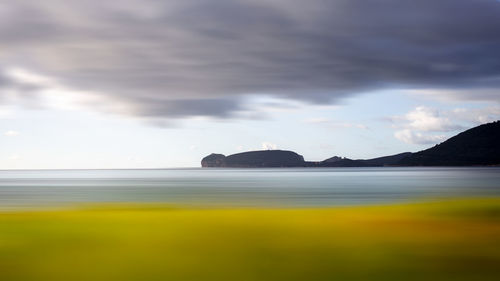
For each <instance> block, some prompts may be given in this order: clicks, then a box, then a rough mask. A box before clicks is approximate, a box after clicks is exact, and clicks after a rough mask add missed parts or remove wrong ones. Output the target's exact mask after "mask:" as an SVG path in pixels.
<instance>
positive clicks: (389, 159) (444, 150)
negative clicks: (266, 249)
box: [201, 121, 500, 168]
mask: <svg viewBox="0 0 500 281" xmlns="http://www.w3.org/2000/svg"><path fill="white" fill-rule="evenodd" d="M488 165H500V122H499V121H495V122H493V123H488V124H484V125H480V126H477V127H474V128H472V129H469V130H467V131H465V132H462V133H460V134H458V135H456V136H454V137H451V138H450V139H448V140H446V141H445V142H443V143H441V144H438V145H436V146H434V147H432V148H429V149H426V150H422V151H419V152H416V153H411V152H404V153H399V154H395V155H390V156H383V157H378V158H373V159H356V160H353V159H348V158H342V157H338V156H333V157H331V158H328V159H326V160H323V161H318V162H314V161H305V160H304V157H303V156H302V155H299V154H297V153H295V152H293V151H287V150H259V151H248V152H242V153H237V154H232V155H229V156H225V155H223V154H215V153H212V154H210V155H208V156H206V157H204V158H203V159H202V160H201V166H202V167H221V168H223V167H227V168H275V167H382V166H488Z"/></svg>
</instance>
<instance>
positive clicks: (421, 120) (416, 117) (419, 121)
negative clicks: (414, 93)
mask: <svg viewBox="0 0 500 281" xmlns="http://www.w3.org/2000/svg"><path fill="white" fill-rule="evenodd" d="M405 119H406V120H407V121H408V122H409V123H408V124H407V126H408V127H410V128H412V129H414V130H419V131H427V132H429V131H430V132H449V131H456V130H460V129H463V127H462V126H460V125H458V124H454V123H453V122H452V121H451V120H450V119H449V118H448V117H445V116H441V115H440V114H439V111H438V110H437V109H434V108H429V107H425V106H419V107H417V108H415V109H414V110H412V111H410V112H409V113H407V114H406V116H405Z"/></svg>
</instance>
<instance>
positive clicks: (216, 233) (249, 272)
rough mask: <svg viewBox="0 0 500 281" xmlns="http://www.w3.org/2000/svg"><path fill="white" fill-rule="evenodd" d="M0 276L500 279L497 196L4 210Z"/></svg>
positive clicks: (4, 279) (233, 279)
mask: <svg viewBox="0 0 500 281" xmlns="http://www.w3.org/2000/svg"><path fill="white" fill-rule="evenodd" d="M0 280H1V281H8V280H51V281H52V280H54V281H57V280H65V281H73V280H141V281H142V280H193V281H203V280H217V281H223V280H231V281H237V280H262V281H263V280H275V281H279V280H287V281H290V280H500V199H471V200H447V201H441V202H426V203H414V204H405V205H403V204H402V205H388V206H364V207H337V208H325V209H319V208H304V209H286V208H282V209H259V208H249V209H238V208H221V209H215V208H188V207H186V208H182V207H168V206H161V205H134V204H132V205H108V206H84V207H78V208H76V207H74V208H72V209H69V208H68V209H64V210H54V211H10V212H2V213H0Z"/></svg>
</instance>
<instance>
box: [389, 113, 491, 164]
mask: <svg viewBox="0 0 500 281" xmlns="http://www.w3.org/2000/svg"><path fill="white" fill-rule="evenodd" d="M499 164H500V122H499V121H496V122H493V123H488V124H484V125H481V126H478V127H474V128H472V129H469V130H467V131H465V132H462V133H460V134H458V135H456V136H454V137H452V138H450V139H448V140H447V141H445V142H443V143H441V144H438V145H436V146H434V147H432V148H429V149H426V150H423V151H419V152H417V153H413V154H411V155H409V156H408V157H405V158H403V159H402V160H401V161H400V162H399V163H398V165H401V166H475V165H499Z"/></svg>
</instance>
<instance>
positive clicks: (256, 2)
mask: <svg viewBox="0 0 500 281" xmlns="http://www.w3.org/2000/svg"><path fill="white" fill-rule="evenodd" d="M499 50H500V1H497V0H439V1H436V0H420V1H414V0H378V1H377V0H330V1H324V0H308V1H303V0H165V1H160V0H123V1H121V0H120V1H102V0H99V1H97V0H44V1H35V0H16V1H7V0H6V1H4V0H0V130H1V131H0V133H1V135H0V140H1V142H0V168H1V169H11V168H134V167H137V168H146V167H181V166H182V167H185V166H188V167H194V166H199V160H200V159H201V158H202V157H203V156H205V155H206V154H209V153H211V152H220V153H225V154H231V153H236V152H239V151H244V150H254V149H290V150H294V151H296V152H298V153H299V154H302V155H304V157H305V158H306V159H307V160H322V159H325V158H329V157H332V156H334V155H338V156H344V157H349V158H369V157H376V156H381V155H386V154H392V153H399V152H403V151H418V150H421V149H424V148H427V147H429V146H432V145H434V144H436V143H440V142H442V141H443V140H445V139H446V138H448V137H450V136H452V135H454V134H456V133H458V132H460V131H462V130H464V129H467V128H470V127H473V126H476V125H478V124H481V123H485V122H490V121H493V120H497V119H500V51H499Z"/></svg>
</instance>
